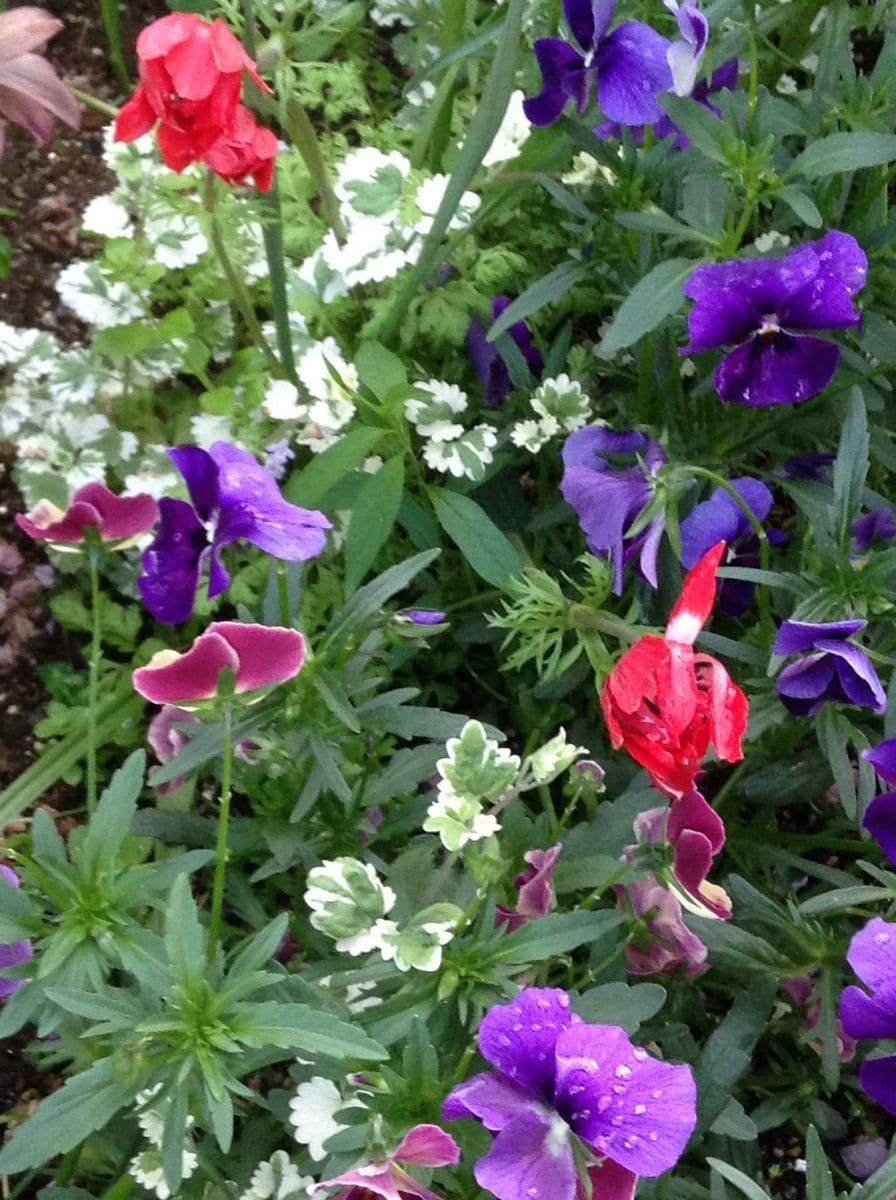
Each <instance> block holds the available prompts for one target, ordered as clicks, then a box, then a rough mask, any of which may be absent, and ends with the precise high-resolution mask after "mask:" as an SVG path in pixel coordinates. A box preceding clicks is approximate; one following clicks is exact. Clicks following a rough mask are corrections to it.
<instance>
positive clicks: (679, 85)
mask: <svg viewBox="0 0 896 1200" xmlns="http://www.w3.org/2000/svg"><path fill="white" fill-rule="evenodd" d="M666 7H667V8H671V9H672V10H673V11H674V12H675V20H676V22H677V23H678V30H679V33H680V34H681V38H680V40H678V41H675V42H673V43H672V45H671V46H670V47H669V51H668V54H667V59H668V62H669V67H670V69H671V71H672V80H673V84H672V90H673V91H674V92H675V94H676V95H677V96H690V95H691V93H692V92H693V90H694V84H695V82H696V79H697V67H698V64H699V62H700V59H701V58H702V57H703V52H704V50H705V49H706V43H707V42H708V41H709V21H707V19H706V17H705V16H704V15H703V13H702V12H701V11H700V9H699V8H698V7H697V5H696V4H695V3H694V0H684V2H683V3H682V4H676V3H675V0H671V2H670V0H666Z"/></svg>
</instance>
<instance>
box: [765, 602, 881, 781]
mask: <svg viewBox="0 0 896 1200" xmlns="http://www.w3.org/2000/svg"><path fill="white" fill-rule="evenodd" d="M867 624H868V622H867V621H784V622H783V623H782V625H781V628H780V629H779V630H778V636H777V637H776V638H775V644H774V647H773V649H772V653H774V654H804V653H805V652H806V651H807V650H814V649H815V648H816V644H817V642H818V639H819V638H828V639H834V638H835V639H838V640H845V639H846V638H848V637H852V635H853V634H854V633H858V632H859V630H861V629H864V628H865V626H866V625H867ZM894 742H896V739H894ZM893 782H894V783H896V777H894V779H893Z"/></svg>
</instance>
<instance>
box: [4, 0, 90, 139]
mask: <svg viewBox="0 0 896 1200" xmlns="http://www.w3.org/2000/svg"><path fill="white" fill-rule="evenodd" d="M60 29H62V22H61V21H59V20H57V18H56V17H54V16H53V14H52V13H48V12H47V11H46V10H45V9H43V8H34V7H32V6H31V5H21V6H20V7H18V8H11V9H9V10H8V11H7V12H2V13H0V154H2V153H3V148H4V143H5V140H6V125H5V121H12V122H13V123H14V124H16V125H21V126H22V128H23V129H27V130H28V132H29V133H32V134H33V135H34V136H35V137H36V138H37V140H38V141H39V142H43V143H44V144H45V145H46V143H47V142H49V141H50V140H51V139H52V137H53V118H54V117H58V118H59V120H60V121H64V122H65V124H66V125H70V126H71V128H72V129H77V128H78V126H79V125H80V123H81V106H80V104H79V103H78V101H77V100H76V99H75V97H74V96H73V95H72V93H71V92H70V91H69V89H68V88H67V87H66V86H65V84H64V83H63V82H62V80H61V79H60V78H59V76H58V75H57V74H56V72H55V71H54V70H53V68H52V67H51V66H50V64H49V63H48V62H47V60H46V59H45V58H42V57H41V55H40V54H39V53H35V51H40V50H43V48H44V46H46V44H47V42H48V41H49V40H50V38H51V37H54V36H55V35H56V34H57V33H58V32H59V30H60Z"/></svg>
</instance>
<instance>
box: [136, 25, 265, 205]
mask: <svg viewBox="0 0 896 1200" xmlns="http://www.w3.org/2000/svg"><path fill="white" fill-rule="evenodd" d="M137 58H138V61H139V70H140V84H139V86H138V88H137V90H136V92H135V93H134V95H133V96H132V97H131V99H130V100H129V101H128V103H127V104H125V105H124V107H123V108H122V109H121V111H120V112H119V114H118V119H117V120H116V122H115V138H116V140H117V141H119V142H132V141H134V140H135V139H136V138H138V137H141V136H142V135H143V134H144V133H148V132H149V131H150V129H152V128H153V126H154V125H155V124H156V122H157V121H159V122H160V123H161V124H160V126H159V149H160V151H161V152H162V158H163V159H164V160H165V163H166V165H167V166H169V167H170V168H171V169H172V170H173V171H182V170H183V169H184V167H186V166H189V164H190V163H193V162H198V161H199V160H200V159H201V158H202V157H203V155H204V154H205V153H206V152H207V151H208V150H210V149H211V148H212V147H213V146H215V144H216V143H217V142H219V141H220V140H221V139H222V138H223V139H227V138H232V137H234V136H238V137H239V140H240V141H245V140H246V136H245V129H246V122H245V118H244V117H243V116H242V115H241V114H242V113H245V112H246V110H245V109H243V108H242V106H241V105H240V96H241V94H242V88H243V72H244V71H245V72H247V73H248V75H249V76H250V77H251V78H252V79H253V80H254V81H255V83H256V84H257V85H258V86H259V87H261V88H264V90H265V91H270V88H269V87H268V86H267V84H266V83H265V82H264V81H263V80H262V78H261V77H260V76H259V74H258V72H257V70H256V69H255V63H254V62H253V61H252V59H251V58H250V57H249V55H248V54H247V53H246V51H245V50H244V49H243V47H242V46H241V45H240V43H239V41H238V40H237V38H236V37H235V36H234V35H233V34H232V33H231V32H230V30H229V29H228V28H227V26H226V25H225V24H224V22H223V21H220V20H217V19H216V20H214V21H212V22H211V24H209V23H208V22H206V21H203V20H202V19H201V18H200V17H198V16H196V14H195V13H181V12H176V13H170V14H169V15H168V16H167V17H161V18H160V19H159V20H158V21H153V23H152V24H151V25H148V26H147V27H146V29H144V30H143V32H142V33H141V34H140V36H139V37H138V38H137ZM250 119H251V118H250ZM253 124H254V121H253ZM238 131H239V132H238ZM265 132H267V131H265ZM270 137H272V138H273V134H270ZM258 157H259V158H260V157H263V156H262V155H259V156H258ZM264 157H269V156H268V155H264ZM209 166H210V167H211V169H212V170H213V171H214V170H216V168H215V167H214V166H213V165H212V164H211V163H209ZM271 169H273V168H272V166H271ZM253 173H254V169H253V168H251V167H250V168H249V169H247V170H245V171H244V172H243V175H244V176H245V175H249V174H253ZM228 178H229V176H228ZM268 186H270V184H269V185H268Z"/></svg>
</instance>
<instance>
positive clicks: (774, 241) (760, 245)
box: [753, 229, 790, 254]
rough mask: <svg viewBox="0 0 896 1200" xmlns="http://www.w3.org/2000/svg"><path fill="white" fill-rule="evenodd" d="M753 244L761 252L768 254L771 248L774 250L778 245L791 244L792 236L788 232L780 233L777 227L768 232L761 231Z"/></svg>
mask: <svg viewBox="0 0 896 1200" xmlns="http://www.w3.org/2000/svg"><path fill="white" fill-rule="evenodd" d="M753 245H754V246H755V247H756V249H757V250H758V251H759V253H760V254H766V253H768V251H769V250H774V249H775V248H776V247H777V246H789V245H790V238H789V237H788V236H787V234H786V233H779V232H778V230H777V229H770V230H769V231H768V233H761V234H760V235H759V237H758V238H757V239H756V241H755V242H754V243H753Z"/></svg>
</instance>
